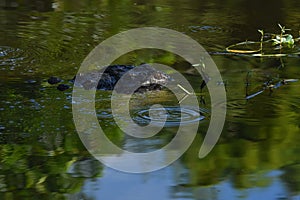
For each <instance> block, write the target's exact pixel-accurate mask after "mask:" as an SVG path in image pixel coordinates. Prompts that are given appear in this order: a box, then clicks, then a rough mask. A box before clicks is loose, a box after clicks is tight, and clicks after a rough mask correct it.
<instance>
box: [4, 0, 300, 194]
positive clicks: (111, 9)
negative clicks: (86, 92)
mask: <svg viewBox="0 0 300 200" xmlns="http://www.w3.org/2000/svg"><path fill="white" fill-rule="evenodd" d="M266 8H268V9H266ZM299 20H300V14H299V5H298V1H296V0H286V1H281V0H278V1H274V2H268V1H265V2H261V1H258V0H255V1H251V2H249V1H247V2H246V1H226V2H224V1H220V0H213V1H208V0H206V1H201V2H200V1H196V0H189V1H188V0H180V1H176V3H175V2H174V1H160V0H156V1H153V0H151V1H131V0H128V1H111V0H103V1H95V0H92V1H78V2H71V1H67V0H62V1H61V0H55V1H39V0H27V1H22V0H20V1H6V0H0V27H1V28H0V35H1V37H0V88H1V90H0V154H1V157H0V199H40V198H42V199H120V196H121V197H122V199H254V198H258V197H259V198H263V199H297V198H300V195H299V193H300V187H299V176H300V170H299V152H300V148H299V141H300V140H299V139H300V138H299V137H300V135H299V120H300V117H299V116H300V115H299V112H300V103H299V102H300V96H299V87H300V83H299V82H291V83H288V84H285V85H282V86H280V87H278V88H276V89H274V90H273V91H272V92H270V91H269V90H264V91H263V92H261V93H259V94H257V95H255V97H253V98H248V100H247V99H246V97H247V96H249V95H251V94H255V93H257V92H258V91H260V90H261V89H262V87H264V83H265V82H268V81H270V80H273V81H274V82H275V83H276V82H278V81H280V80H283V79H299V78H300V71H299V65H300V59H299V57H297V56H294V57H282V58H257V57H251V56H241V55H236V54H231V53H227V52H225V48H226V47H227V46H229V45H231V44H235V43H238V42H241V41H245V40H255V41H256V40H257V39H258V38H259V33H257V29H264V30H265V31H268V32H277V31H278V26H277V24H278V23H280V24H284V25H285V26H286V27H288V28H292V30H291V32H292V33H293V35H297V36H298V34H299V33H298V31H299V30H300V27H299ZM144 26H159V27H166V28H170V29H174V30H177V31H180V32H182V33H185V34H187V35H189V36H191V37H192V38H193V39H195V40H196V41H198V42H199V43H200V44H201V45H203V47H204V48H205V49H206V50H207V51H208V52H210V54H211V56H212V58H213V60H214V61H215V63H216V65H217V66H218V68H219V70H220V72H221V74H222V77H223V82H222V83H221V82H218V81H215V82H213V84H226V92H227V100H228V101H227V107H228V108H227V117H226V123H225V127H224V129H223V132H222V135H221V137H220V139H219V142H218V144H217V145H216V146H215V148H214V149H213V151H212V152H211V153H210V154H209V155H208V156H207V157H205V158H204V159H201V160H200V159H198V157H197V155H198V152H199V148H200V144H202V140H203V138H204V136H205V133H206V130H207V127H208V124H209V117H210V116H209V111H207V110H210V106H209V105H210V98H209V93H208V91H207V90H206V89H204V91H203V93H201V95H202V96H198V100H199V102H200V107H203V110H200V112H198V111H197V110H193V109H191V108H188V109H187V108H179V107H177V104H176V102H177V101H174V100H173V99H172V98H171V97H172V95H171V96H168V94H166V93H157V94H152V96H151V95H148V96H138V95H137V97H136V98H133V99H132V102H131V109H132V113H131V114H132V118H133V119H134V120H135V121H136V122H137V123H138V124H142V125H145V124H147V123H148V122H149V112H148V109H149V107H150V106H151V105H152V104H157V103H162V102H164V103H165V104H164V105H165V106H166V108H167V110H166V111H167V115H168V117H169V118H167V119H168V121H167V125H168V126H169V127H165V128H164V129H163V130H162V131H161V132H160V133H159V134H158V135H156V136H154V137H152V138H149V139H144V140H141V139H135V138H132V137H128V136H126V135H125V134H124V133H123V132H122V131H120V129H119V128H118V127H117V125H116V123H115V121H114V119H113V116H112V113H111V109H110V97H111V93H110V92H107V91H99V92H97V94H96V96H97V100H96V111H97V118H98V119H99V123H100V125H101V126H102V127H103V129H104V131H105V133H106V135H107V137H108V138H109V139H111V140H112V141H113V142H114V143H115V144H116V145H118V146H120V147H123V148H124V149H126V150H131V151H133V152H149V151H155V150H157V149H160V148H161V147H163V146H164V145H166V144H167V143H168V142H169V141H171V140H172V138H173V137H174V134H175V133H176V131H177V129H178V126H177V125H178V124H179V122H180V119H181V118H183V120H184V123H185V125H186V126H189V123H192V122H193V121H195V120H197V121H198V120H201V122H200V126H199V130H198V134H197V136H196V138H195V140H194V143H193V144H192V145H191V147H190V148H189V150H188V151H187V152H186V153H185V154H184V155H183V156H182V157H181V158H180V159H179V160H178V161H177V162H176V163H174V164H172V165H171V166H169V167H167V168H165V169H163V170H160V171H157V172H153V173H149V174H142V175H132V174H124V173H120V172H116V171H113V170H111V169H109V168H106V167H104V166H102V164H100V162H98V161H96V160H95V159H94V158H93V157H92V156H91V155H90V154H89V153H88V151H87V150H86V148H85V147H84V146H83V144H82V142H81V140H80V139H79V137H78V135H77V133H76V130H75V126H74V124H73V120H72V104H71V92H72V89H69V90H66V91H65V92H61V91H58V90H57V89H56V86H53V85H50V84H48V83H47V79H48V78H49V77H50V76H59V77H60V78H62V79H63V80H64V82H63V83H66V84H70V83H69V82H68V81H69V80H70V79H72V78H73V76H74V75H75V72H76V71H77V70H78V67H79V66H80V64H81V62H82V60H83V59H84V58H85V57H86V55H87V54H88V53H89V51H90V50H92V49H93V48H94V47H95V46H96V45H98V44H99V43H100V42H101V41H103V40H104V39H106V38H107V37H109V36H112V35H114V34H116V33H118V32H120V31H123V30H128V29H130V28H136V27H144ZM297 45H298V44H297ZM298 47H299V46H298ZM116 62H121V64H140V63H143V62H145V63H147V62H160V63H164V64H168V65H170V66H172V67H174V68H175V69H176V70H178V71H180V72H181V73H182V74H183V75H184V76H185V77H186V78H187V79H188V80H189V81H190V83H191V84H192V86H193V87H194V88H195V90H196V92H199V90H200V88H199V85H200V84H201V81H202V79H201V78H200V76H199V74H197V73H195V72H194V71H193V69H192V68H191V66H190V65H189V64H187V63H185V62H183V61H182V60H180V58H178V57H177V56H176V55H172V54H170V53H166V52H159V51H152V52H151V51H148V50H147V51H145V52H142V51H135V52H131V53H130V54H128V55H125V56H123V57H121V58H119V59H118V60H116ZM249 74H251V76H250V77H249V76H248V75H249ZM145 99H146V100H145ZM155 111H156V114H157V115H158V116H161V114H160V112H161V110H160V109H158V110H155ZM180 111H181V115H180ZM182 111H183V112H182ZM203 117H204V118H203ZM157 124H158V125H160V121H159V120H158V121H157ZM166 159H167V158H166ZM115 191H118V192H115Z"/></svg>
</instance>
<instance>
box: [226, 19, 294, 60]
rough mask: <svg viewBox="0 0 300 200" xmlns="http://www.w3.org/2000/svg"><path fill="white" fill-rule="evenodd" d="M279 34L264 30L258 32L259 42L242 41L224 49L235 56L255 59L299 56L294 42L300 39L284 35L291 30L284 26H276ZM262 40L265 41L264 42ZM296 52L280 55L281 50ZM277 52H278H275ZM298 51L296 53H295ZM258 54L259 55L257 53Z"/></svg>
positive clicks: (287, 34)
mask: <svg viewBox="0 0 300 200" xmlns="http://www.w3.org/2000/svg"><path fill="white" fill-rule="evenodd" d="M278 26H279V28H280V33H279V34H276V33H269V34H267V33H265V32H264V30H258V32H259V33H260V34H261V37H260V41H244V42H239V43H236V44H232V45H230V46H228V47H227V48H226V51H227V52H230V53H235V54H250V55H251V56H256V57H282V56H288V55H299V54H300V52H299V51H298V49H299V48H295V47H296V44H295V43H296V42H298V41H300V37H298V38H295V37H294V36H293V35H292V34H289V33H286V32H287V31H290V30H291V29H287V28H286V27H285V26H282V25H281V24H278ZM264 38H267V40H265V41H264ZM263 47H264V50H268V51H271V53H265V52H264V51H263ZM284 49H285V50H287V51H289V52H290V51H292V50H294V49H295V51H296V52H290V53H282V51H283V50H284ZM277 50H279V52H277ZM297 51H298V52H297ZM259 52H260V53H259Z"/></svg>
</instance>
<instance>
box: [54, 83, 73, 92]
mask: <svg viewBox="0 0 300 200" xmlns="http://www.w3.org/2000/svg"><path fill="white" fill-rule="evenodd" d="M69 88H70V86H69V85H66V84H59V85H58V86H57V89H58V90H60V91H65V90H67V89H69Z"/></svg>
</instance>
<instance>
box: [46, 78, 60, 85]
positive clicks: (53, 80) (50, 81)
mask: <svg viewBox="0 0 300 200" xmlns="http://www.w3.org/2000/svg"><path fill="white" fill-rule="evenodd" d="M59 82H61V79H60V78H58V77H54V76H51V77H50V78H49V79H48V83H49V84H51V85H54V84H57V83H59Z"/></svg>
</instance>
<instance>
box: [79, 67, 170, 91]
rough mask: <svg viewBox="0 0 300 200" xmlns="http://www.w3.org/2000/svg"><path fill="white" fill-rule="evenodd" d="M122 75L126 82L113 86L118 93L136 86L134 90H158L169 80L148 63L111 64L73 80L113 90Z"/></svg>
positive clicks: (80, 85)
mask: <svg viewBox="0 0 300 200" xmlns="http://www.w3.org/2000/svg"><path fill="white" fill-rule="evenodd" d="M127 72H128V73H127ZM125 73H126V75H125ZM123 75H125V76H124V77H123V78H124V81H125V82H126V84H124V85H119V87H118V88H115V89H116V92H118V93H130V92H131V90H132V88H137V90H136V91H135V92H145V91H148V90H160V89H162V88H163V87H164V86H165V85H166V84H167V83H168V82H169V81H170V80H171V78H170V76H168V75H167V74H165V73H164V72H162V71H158V70H156V69H155V68H153V67H151V66H150V65H148V64H143V65H140V66H132V65H112V66H108V67H107V68H106V69H105V70H104V72H103V71H92V72H87V73H84V74H79V75H77V76H76V77H74V80H75V78H76V86H77V87H83V88H85V89H93V88H94V87H95V86H96V85H97V89H99V90H113V89H114V87H115V85H116V83H117V82H118V80H119V79H120V78H121V77H122V76H123ZM99 76H101V79H100V80H99V82H98V83H95V80H97V78H99ZM138 86H139V87H138Z"/></svg>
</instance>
